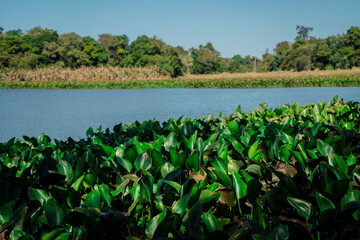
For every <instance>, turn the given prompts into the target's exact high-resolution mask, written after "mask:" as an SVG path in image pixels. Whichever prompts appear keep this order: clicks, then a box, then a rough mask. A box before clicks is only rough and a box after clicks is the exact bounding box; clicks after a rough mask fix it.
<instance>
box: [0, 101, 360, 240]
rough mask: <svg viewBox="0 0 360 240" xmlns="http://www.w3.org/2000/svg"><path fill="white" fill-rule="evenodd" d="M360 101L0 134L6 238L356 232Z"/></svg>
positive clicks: (1, 219) (0, 199)
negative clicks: (0, 139)
mask: <svg viewBox="0 0 360 240" xmlns="http://www.w3.org/2000/svg"><path fill="white" fill-rule="evenodd" d="M359 126H360V104H359V103H358V102H346V103H345V102H343V100H340V101H338V99H337V97H335V98H334V99H333V100H332V101H330V102H328V103H323V102H319V103H317V104H308V105H306V106H300V105H299V104H297V103H294V104H292V105H290V104H287V105H283V106H279V107H277V108H275V109H272V108H270V109H269V108H268V106H267V105H266V104H265V103H262V104H260V106H259V108H258V109H257V110H251V111H250V112H249V113H245V112H242V111H241V109H240V107H239V108H238V109H237V110H236V111H235V112H234V113H233V114H232V115H230V116H221V115H220V116H219V117H218V118H216V117H214V116H213V115H210V116H207V117H202V118H199V119H195V120H192V119H188V118H186V119H184V120H183V119H182V118H180V119H170V120H168V121H167V122H164V123H163V124H160V123H159V122H158V121H155V120H149V121H144V122H142V123H139V122H134V123H132V124H130V125H122V124H119V125H116V126H115V127H114V128H113V130H112V131H110V130H109V129H106V130H105V131H102V130H101V128H98V129H96V130H95V131H94V130H93V129H92V128H89V129H88V130H87V132H86V138H84V139H80V140H73V139H71V138H69V139H68V140H66V141H58V140H54V141H51V139H50V138H49V137H48V136H46V135H44V134H42V135H40V136H39V137H38V138H34V137H32V138H29V137H24V141H20V140H18V139H10V140H9V141H6V142H4V143H1V144H0V160H1V161H0V192H1V195H0V234H1V235H0V236H1V237H2V238H6V239H69V240H70V239H151V238H154V239H158V238H162V239H171V238H174V239H219V238H223V239H283V240H285V239H355V238H359V237H360V231H359V229H360V228H359V227H360V224H359V218H360V191H359V183H360V182H359V180H360V172H359V169H360V166H359V160H360V144H359V142H360V141H359V140H360V133H359Z"/></svg>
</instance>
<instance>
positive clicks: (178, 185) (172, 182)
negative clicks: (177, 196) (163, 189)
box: [164, 180, 181, 192]
mask: <svg viewBox="0 0 360 240" xmlns="http://www.w3.org/2000/svg"><path fill="white" fill-rule="evenodd" d="M164 182H165V183H166V184H169V185H170V186H171V187H173V188H174V189H175V190H176V191H177V192H179V191H180V190H181V185H180V184H179V183H177V182H174V181H166V180H165V181H164Z"/></svg>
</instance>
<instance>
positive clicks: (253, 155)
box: [248, 140, 261, 160]
mask: <svg viewBox="0 0 360 240" xmlns="http://www.w3.org/2000/svg"><path fill="white" fill-rule="evenodd" d="M259 144H260V140H257V141H256V142H254V143H253V144H252V145H251V147H250V148H249V151H248V156H249V158H250V159H255V160H259V159H260V156H261V150H258V146H259Z"/></svg>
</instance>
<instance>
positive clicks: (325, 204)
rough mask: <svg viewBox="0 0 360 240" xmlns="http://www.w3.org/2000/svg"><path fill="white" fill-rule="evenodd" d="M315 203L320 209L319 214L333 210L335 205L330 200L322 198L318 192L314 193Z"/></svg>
mask: <svg viewBox="0 0 360 240" xmlns="http://www.w3.org/2000/svg"><path fill="white" fill-rule="evenodd" d="M316 201H317V204H318V205H319V208H320V214H321V213H323V212H324V211H325V210H327V209H332V208H335V205H334V204H333V203H332V202H331V201H330V199H328V198H327V197H324V196H323V195H321V194H320V193H318V192H316Z"/></svg>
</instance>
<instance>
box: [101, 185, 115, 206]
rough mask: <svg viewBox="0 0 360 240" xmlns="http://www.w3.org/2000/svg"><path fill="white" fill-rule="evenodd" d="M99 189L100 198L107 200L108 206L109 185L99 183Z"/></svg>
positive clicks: (109, 199)
mask: <svg viewBox="0 0 360 240" xmlns="http://www.w3.org/2000/svg"><path fill="white" fill-rule="evenodd" d="M99 191H100V194H101V197H102V199H104V200H105V201H106V202H107V204H108V205H109V206H110V205H111V202H112V196H111V192H110V188H109V186H108V185H106V184H101V185H100V187H99Z"/></svg>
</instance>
